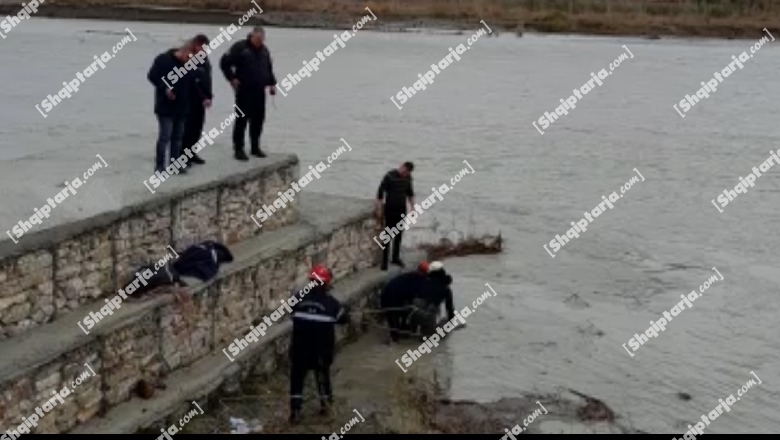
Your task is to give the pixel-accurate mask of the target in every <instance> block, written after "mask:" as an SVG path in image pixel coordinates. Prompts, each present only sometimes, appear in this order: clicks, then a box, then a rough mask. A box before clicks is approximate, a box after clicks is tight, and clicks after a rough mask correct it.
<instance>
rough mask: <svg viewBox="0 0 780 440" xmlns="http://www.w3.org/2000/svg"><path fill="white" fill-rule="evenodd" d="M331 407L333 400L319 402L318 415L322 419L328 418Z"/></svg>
mask: <svg viewBox="0 0 780 440" xmlns="http://www.w3.org/2000/svg"><path fill="white" fill-rule="evenodd" d="M332 406H333V399H330V400H326V399H322V400H320V415H321V416H323V417H326V416H329V415H330V413H331V407H332Z"/></svg>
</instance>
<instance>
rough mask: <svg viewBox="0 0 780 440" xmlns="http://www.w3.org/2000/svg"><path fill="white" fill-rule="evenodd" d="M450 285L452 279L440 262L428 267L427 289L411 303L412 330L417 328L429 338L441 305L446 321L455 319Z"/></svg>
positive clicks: (436, 322) (434, 327)
mask: <svg viewBox="0 0 780 440" xmlns="http://www.w3.org/2000/svg"><path fill="white" fill-rule="evenodd" d="M451 284H452V277H451V276H450V275H449V274H448V273H447V272H445V271H444V265H443V264H442V263H441V262H439V261H434V262H432V263H431V264H430V265H428V284H427V289H425V291H424V292H422V294H421V295H419V296H418V297H417V298H415V300H414V301H413V302H412V304H413V305H414V306H415V311H414V313H413V314H412V316H411V317H410V321H411V323H412V326H413V328H416V327H418V326H419V327H420V331H421V333H422V334H423V336H429V335H431V334H433V332H434V331H435V330H436V326H437V324H438V318H439V309H440V308H441V303H444V305H445V308H446V309H447V319H448V320H452V318H454V317H455V305H454V301H453V298H452V290H451V289H450V285H451ZM464 325H465V324H464Z"/></svg>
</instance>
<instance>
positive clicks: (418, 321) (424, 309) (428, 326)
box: [409, 298, 439, 336]
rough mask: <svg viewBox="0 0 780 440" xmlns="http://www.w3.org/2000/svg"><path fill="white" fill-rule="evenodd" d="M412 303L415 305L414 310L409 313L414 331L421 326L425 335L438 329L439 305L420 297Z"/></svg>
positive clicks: (421, 331)
mask: <svg viewBox="0 0 780 440" xmlns="http://www.w3.org/2000/svg"><path fill="white" fill-rule="evenodd" d="M412 304H413V305H414V311H413V312H412V313H411V314H410V315H409V322H410V324H411V328H412V331H417V329H418V328H419V330H420V333H422V334H423V336H430V335H432V334H433V333H434V332H435V331H436V324H437V320H438V317H439V306H438V305H435V304H430V303H428V302H427V301H425V300H423V299H420V298H416V299H415V300H414V301H413V302H412Z"/></svg>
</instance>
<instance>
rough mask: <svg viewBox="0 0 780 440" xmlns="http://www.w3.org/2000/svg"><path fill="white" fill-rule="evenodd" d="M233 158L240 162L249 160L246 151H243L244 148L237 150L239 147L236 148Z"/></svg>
mask: <svg viewBox="0 0 780 440" xmlns="http://www.w3.org/2000/svg"><path fill="white" fill-rule="evenodd" d="M235 158H236V159H238V160H240V161H242V162H246V161H248V160H249V158H248V157H247V155H246V153H244V150H239V149H236V154H235Z"/></svg>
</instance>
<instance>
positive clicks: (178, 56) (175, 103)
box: [146, 44, 194, 174]
mask: <svg viewBox="0 0 780 440" xmlns="http://www.w3.org/2000/svg"><path fill="white" fill-rule="evenodd" d="M191 55H192V47H191V46H190V45H189V44H186V45H184V46H182V47H180V48H178V49H170V50H168V51H166V52H163V53H161V54H160V55H158V56H157V58H155V59H154V62H153V63H152V67H151V68H150V69H149V73H148V74H147V75H146V77H147V79H148V80H149V82H150V83H152V85H154V113H155V114H156V115H157V122H158V125H159V127H160V130H159V132H158V135H157V148H156V155H155V160H154V170H155V171H159V172H163V171H164V170H165V167H167V166H168V165H169V164H168V162H167V161H166V153H168V154H167V156H168V157H169V158H170V159H169V160H170V161H171V162H173V161H175V160H176V159H178V158H179V156H180V155H181V154H182V137H183V136H184V125H185V123H186V121H187V112H188V111H189V106H190V103H189V98H190V93H191V91H192V89H191V87H192V81H193V77H194V75H184V76H183V77H182V78H181V79H180V80H179V81H177V82H176V83H175V84H173V87H172V88H168V85H167V84H165V81H163V76H165V75H167V74H168V72H171V71H173V69H174V68H176V67H178V68H179V69H183V70H186V69H185V68H184V63H186V62H187V61H189V60H190V56H191ZM190 146H191V145H189V146H187V147H186V148H189V147H190ZM180 172H181V173H183V174H184V173H186V172H187V170H186V169H185V168H183V167H182V169H181V171H180Z"/></svg>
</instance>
